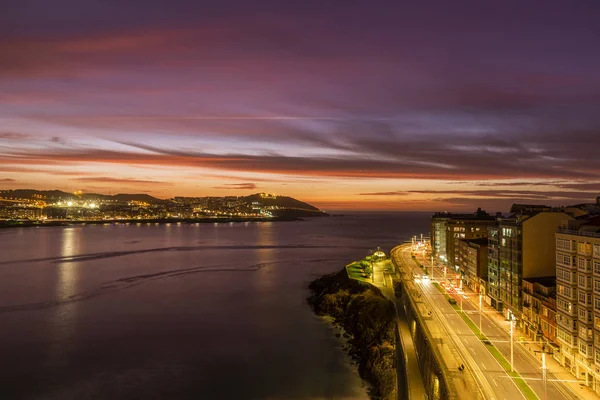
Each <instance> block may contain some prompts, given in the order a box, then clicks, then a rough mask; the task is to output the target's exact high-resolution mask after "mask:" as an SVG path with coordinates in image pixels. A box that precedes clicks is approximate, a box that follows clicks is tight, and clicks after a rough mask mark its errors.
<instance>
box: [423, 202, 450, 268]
mask: <svg viewBox="0 0 600 400" xmlns="http://www.w3.org/2000/svg"><path fill="white" fill-rule="evenodd" d="M451 215H455V214H450V213H447V212H441V213H435V214H434V215H433V216H432V217H431V228H430V231H429V237H430V240H431V254H432V255H433V257H434V258H435V259H436V260H440V261H444V260H446V257H447V254H446V231H447V230H448V220H449V219H450V216H451Z"/></svg>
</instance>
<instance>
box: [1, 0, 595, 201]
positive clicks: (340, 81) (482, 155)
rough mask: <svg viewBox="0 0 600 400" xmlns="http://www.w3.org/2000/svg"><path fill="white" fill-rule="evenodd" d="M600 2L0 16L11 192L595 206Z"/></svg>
mask: <svg viewBox="0 0 600 400" xmlns="http://www.w3.org/2000/svg"><path fill="white" fill-rule="evenodd" d="M599 17H600V2H598V1H597V0H589V1H588V0H578V1H569V0H564V1H559V0H556V1H554V0H543V1H536V0H503V1H494V0H489V1H481V0H474V1H460V0H456V1H447V0H423V1H402V0H395V1H381V0H379V1H378V0H371V1H353V0H346V1H322V0H321V1H311V0H304V1H280V0H277V1H260V0H257V1H247V0H238V1H231V0H219V1H203V0H194V1H192V0H190V1H184V0H168V1H166V0H128V1H116V0H103V1H97V0H87V1H86V0H54V1H52V2H48V1H46V0H3V1H2V2H1V4H0V189H17V188H37V189H62V190H66V191H75V190H83V191H86V192H101V193H112V194H116V193H124V192H126V193H133V192H135V193H148V194H151V195H154V196H157V197H161V198H168V197H172V196H175V195H180V196H214V195H247V194H251V193H256V192H269V193H277V194H282V195H289V196H293V197H296V198H298V199H301V200H304V201H308V202H310V203H312V204H314V205H316V206H317V207H320V208H322V209H325V210H341V209H348V210H350V209H356V210H427V211H445V210H448V211H459V210H461V211H462V210H473V209H474V208H476V207H483V208H486V209H488V210H489V211H505V210H508V208H509V207H510V204H512V203H514V202H522V203H523V202H524V203H544V204H551V205H561V204H573V203H582V202H591V201H593V199H595V197H596V196H598V195H600V156H599V154H600V151H599V149H600V72H599V71H600V51H598V43H599V41H600V24H598V23H597V22H598V18H599Z"/></svg>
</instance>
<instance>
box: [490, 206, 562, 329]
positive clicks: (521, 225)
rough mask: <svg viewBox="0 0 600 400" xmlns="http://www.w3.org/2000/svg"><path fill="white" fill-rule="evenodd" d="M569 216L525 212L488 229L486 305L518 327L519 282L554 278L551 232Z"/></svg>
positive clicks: (500, 221) (554, 213) (552, 238)
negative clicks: (513, 320) (499, 312)
mask: <svg viewBox="0 0 600 400" xmlns="http://www.w3.org/2000/svg"><path fill="white" fill-rule="evenodd" d="M572 219H573V217H572V216H570V215H569V214H566V213H564V212H562V211H557V212H552V211H549V212H548V211H542V212H526V213H522V214H519V215H514V216H512V217H509V218H502V219H499V220H498V222H497V225H495V226H490V227H489V228H488V296H489V303H490V304H491V305H492V306H493V307H494V308H496V309H497V310H498V311H502V312H503V313H504V314H505V316H506V317H507V318H508V316H509V315H510V314H512V315H514V316H515V317H516V318H517V320H518V324H519V326H520V327H521V328H523V329H524V327H523V325H522V322H521V321H520V314H521V311H522V279H523V278H537V277H544V276H552V275H554V272H555V269H554V264H555V254H554V253H555V239H554V233H555V232H556V229H557V228H558V227H559V226H560V224H561V223H562V222H563V221H566V220H572Z"/></svg>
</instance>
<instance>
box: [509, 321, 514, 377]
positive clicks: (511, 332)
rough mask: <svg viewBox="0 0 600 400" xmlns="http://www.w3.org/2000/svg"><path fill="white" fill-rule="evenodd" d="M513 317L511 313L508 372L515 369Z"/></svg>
mask: <svg viewBox="0 0 600 400" xmlns="http://www.w3.org/2000/svg"><path fill="white" fill-rule="evenodd" d="M513 321H514V320H513V315H512V313H511V314H510V372H515V367H514V361H515V360H514V354H515V353H514V345H515V344H514V341H513V331H514V328H513Z"/></svg>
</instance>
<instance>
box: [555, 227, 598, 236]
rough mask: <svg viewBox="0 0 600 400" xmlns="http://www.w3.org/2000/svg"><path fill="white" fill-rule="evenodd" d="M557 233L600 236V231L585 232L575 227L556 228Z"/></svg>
mask: <svg viewBox="0 0 600 400" xmlns="http://www.w3.org/2000/svg"><path fill="white" fill-rule="evenodd" d="M556 233H564V234H565V235H575V236H586V237H593V238H600V233H598V232H584V231H576V230H573V229H562V228H559V229H557V230H556Z"/></svg>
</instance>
